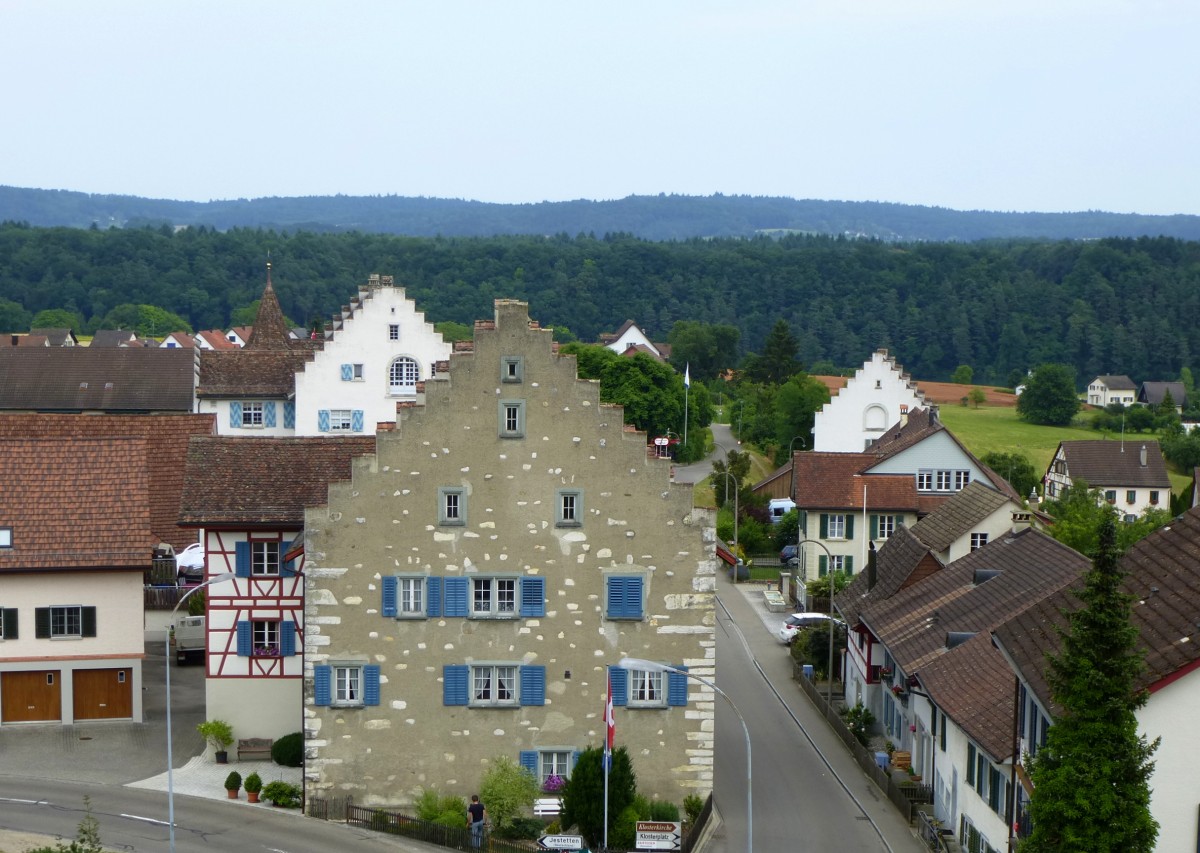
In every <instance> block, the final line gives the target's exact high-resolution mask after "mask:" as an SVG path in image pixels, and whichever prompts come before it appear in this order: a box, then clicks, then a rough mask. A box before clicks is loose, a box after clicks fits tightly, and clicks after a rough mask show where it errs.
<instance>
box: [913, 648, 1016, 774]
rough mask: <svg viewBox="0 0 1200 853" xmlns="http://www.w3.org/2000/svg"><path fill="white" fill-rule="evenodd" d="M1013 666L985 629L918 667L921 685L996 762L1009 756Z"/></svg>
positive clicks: (1011, 724)
mask: <svg viewBox="0 0 1200 853" xmlns="http://www.w3.org/2000/svg"><path fill="white" fill-rule="evenodd" d="M1014 678H1015V677H1014V676H1013V671H1012V669H1011V668H1009V666H1008V663H1007V662H1006V661H1005V660H1004V657H1003V656H1002V655H1001V654H1000V652H999V651H997V650H996V648H995V647H994V646H993V645H992V637H991V635H990V634H989V633H987V632H986V631H984V632H981V633H979V634H976V635H975V636H974V637H972V638H971V639H969V640H967V641H966V642H965V643H963V644H962V645H961V646H957V647H956V648H953V649H950V650H949V651H947V652H946V653H945V654H944V655H942V656H941V657H938V658H935V659H934V660H932V661H930V662H929V663H928V664H926V665H925V666H924V667H923V668H922V669H921V687H923V688H924V689H925V692H926V693H928V694H929V696H930V697H931V698H932V699H933V701H934V703H936V704H937V706H938V707H939V708H940V709H941V710H942V712H943V713H945V714H946V716H948V717H950V718H951V719H952V720H954V722H955V724H957V725H958V727H959V728H961V729H962V730H963V731H964V732H965V733H966V734H967V736H968V737H969V738H971V740H973V741H975V743H976V744H978V745H979V746H980V747H982V748H983V750H984V751H985V752H987V753H988V754H989V755H990V756H991V757H992V759H993V760H995V761H997V762H1003V761H1007V760H1008V759H1009V758H1010V757H1012V730H1013V683H1014Z"/></svg>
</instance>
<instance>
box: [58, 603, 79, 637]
mask: <svg viewBox="0 0 1200 853" xmlns="http://www.w3.org/2000/svg"><path fill="white" fill-rule="evenodd" d="M50 636H51V637H82V636H83V608H82V607H80V606H78V605H70V606H67V607H51V608H50Z"/></svg>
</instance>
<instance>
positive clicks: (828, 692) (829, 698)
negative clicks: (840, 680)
mask: <svg viewBox="0 0 1200 853" xmlns="http://www.w3.org/2000/svg"><path fill="white" fill-rule="evenodd" d="M798 521H799V518H797V522H798ZM798 526H799V525H797V527H798ZM796 539H797V541H798V544H797V545H796V548H797V549H800V548H802V547H803V546H804V545H805V544H808V545H816V546H817V547H818V548H820V549H821V550H822V551H824V552H825V554H826V556H827V557H829V669H828V670H826V672H825V677H826V679H827V681H826V683H825V701H826V702H827V703H829V704H830V705H833V622H834V618H833V554H832V552H830V550H829V548H827V547H826V546H825V545H822V544H821V543H820V542H818V541H817V540H816V539H803V540H801V539H800V536H799V534H797V535H796ZM797 556H798V557H799V559H800V562H801V564H803V563H804V552H803V551H800V550H798V552H797ZM807 574H808V573H807V572H805V575H806V576H807ZM805 594H807V590H805Z"/></svg>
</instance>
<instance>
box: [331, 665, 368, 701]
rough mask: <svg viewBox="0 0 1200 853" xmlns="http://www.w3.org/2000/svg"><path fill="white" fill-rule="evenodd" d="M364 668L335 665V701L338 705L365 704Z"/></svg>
mask: <svg viewBox="0 0 1200 853" xmlns="http://www.w3.org/2000/svg"><path fill="white" fill-rule="evenodd" d="M362 687H363V668H362V666H361V665H359V666H334V667H333V701H334V704H337V705H361V704H363V691H362Z"/></svg>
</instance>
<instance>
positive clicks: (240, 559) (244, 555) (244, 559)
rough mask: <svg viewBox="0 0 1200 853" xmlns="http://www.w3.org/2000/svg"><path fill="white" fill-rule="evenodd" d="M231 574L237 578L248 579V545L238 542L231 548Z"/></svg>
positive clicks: (247, 543)
mask: <svg viewBox="0 0 1200 853" xmlns="http://www.w3.org/2000/svg"><path fill="white" fill-rule="evenodd" d="M233 572H234V574H236V575H237V576H238V577H239V578H248V577H250V543H249V542H238V543H237V544H236V545H235V546H234V548H233Z"/></svg>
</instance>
